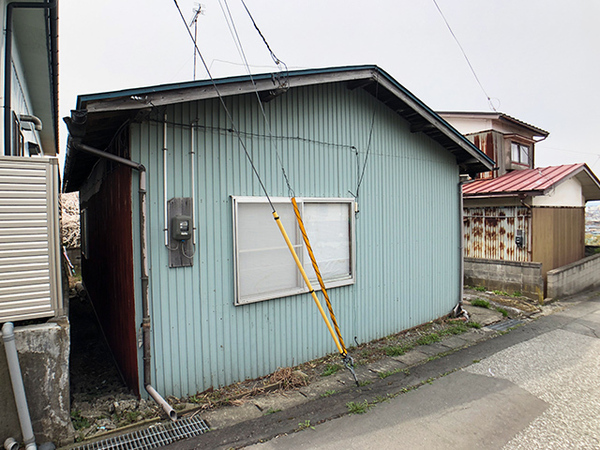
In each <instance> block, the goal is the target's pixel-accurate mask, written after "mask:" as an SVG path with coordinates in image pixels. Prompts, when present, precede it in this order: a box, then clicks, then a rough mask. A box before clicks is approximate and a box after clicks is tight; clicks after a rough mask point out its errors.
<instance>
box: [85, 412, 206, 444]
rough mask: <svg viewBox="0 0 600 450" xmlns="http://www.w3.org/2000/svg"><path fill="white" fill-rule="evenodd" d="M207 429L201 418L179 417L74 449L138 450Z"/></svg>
mask: <svg viewBox="0 0 600 450" xmlns="http://www.w3.org/2000/svg"><path fill="white" fill-rule="evenodd" d="M207 431H209V428H208V425H207V424H206V422H205V421H204V420H202V419H200V418H199V417H198V418H195V417H192V418H189V419H180V420H178V421H177V422H171V423H158V424H155V425H152V426H150V427H148V428H146V429H144V430H138V431H134V432H132V433H129V434H124V435H122V436H115V437H112V438H109V439H105V440H103V441H98V442H92V443H91V444H86V445H83V446H81V447H77V449H75V450H138V449H140V450H141V449H150V448H157V447H162V446H164V445H168V444H171V443H173V442H175V441H179V440H181V439H187V438H190V437H193V436H198V435H199V434H204V433H206V432H207Z"/></svg>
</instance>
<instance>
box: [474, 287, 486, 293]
mask: <svg viewBox="0 0 600 450" xmlns="http://www.w3.org/2000/svg"><path fill="white" fill-rule="evenodd" d="M473 290H474V291H479V292H485V291H486V290H487V289H486V288H485V287H484V286H475V287H474V288H473Z"/></svg>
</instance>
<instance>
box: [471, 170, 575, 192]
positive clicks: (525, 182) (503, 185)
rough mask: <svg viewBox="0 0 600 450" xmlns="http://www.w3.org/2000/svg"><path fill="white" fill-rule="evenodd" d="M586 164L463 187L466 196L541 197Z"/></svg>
mask: <svg viewBox="0 0 600 450" xmlns="http://www.w3.org/2000/svg"><path fill="white" fill-rule="evenodd" d="M584 166H585V164H581V163H580V164H567V165H562V166H550V167H539V168H536V169H526V170H515V171H513V172H509V173H507V174H505V175H502V176H501V177H498V178H493V179H486V180H477V181H474V182H472V183H468V184H465V185H464V186H463V193H464V195H465V196H507V195H511V194H528V195H541V194H543V193H544V192H545V191H546V190H547V189H549V188H551V187H552V186H554V185H556V184H557V183H558V182H560V181H562V180H564V179H566V178H570V177H571V176H573V175H575V174H576V173H578V172H579V171H581V170H583V169H584Z"/></svg>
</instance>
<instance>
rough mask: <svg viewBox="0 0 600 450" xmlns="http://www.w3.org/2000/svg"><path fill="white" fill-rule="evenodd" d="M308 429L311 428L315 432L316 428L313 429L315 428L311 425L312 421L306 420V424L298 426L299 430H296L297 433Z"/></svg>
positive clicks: (301, 423) (302, 423)
mask: <svg viewBox="0 0 600 450" xmlns="http://www.w3.org/2000/svg"><path fill="white" fill-rule="evenodd" d="M307 428H310V429H311V430H314V429H315V427H313V426H312V425H311V424H310V420H308V419H307V420H305V421H304V422H300V423H299V424H298V428H296V430H295V431H302V430H306V429H307Z"/></svg>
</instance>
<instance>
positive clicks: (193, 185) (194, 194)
mask: <svg viewBox="0 0 600 450" xmlns="http://www.w3.org/2000/svg"><path fill="white" fill-rule="evenodd" d="M194 123H195V122H192V126H191V127H190V128H191V133H192V135H191V138H190V141H191V147H192V148H191V151H190V156H191V159H192V164H191V166H192V244H194V245H196V151H195V147H194V144H195V142H194Z"/></svg>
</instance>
